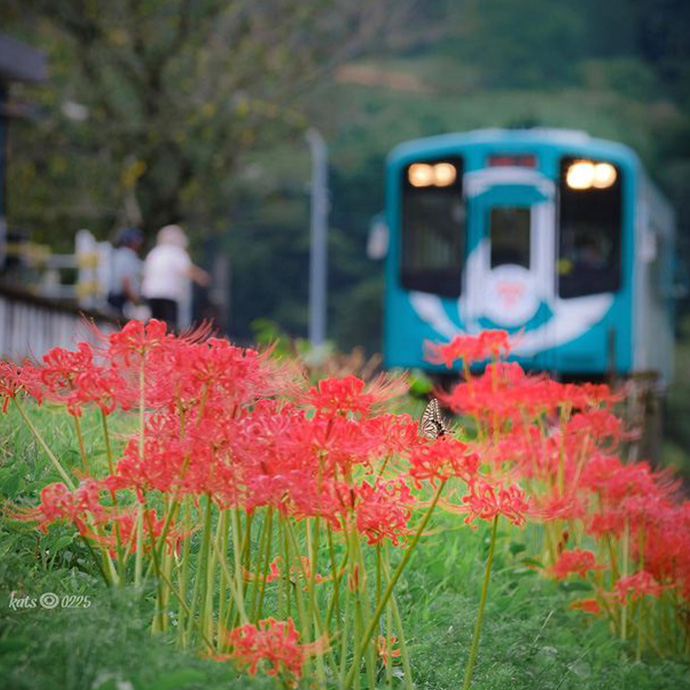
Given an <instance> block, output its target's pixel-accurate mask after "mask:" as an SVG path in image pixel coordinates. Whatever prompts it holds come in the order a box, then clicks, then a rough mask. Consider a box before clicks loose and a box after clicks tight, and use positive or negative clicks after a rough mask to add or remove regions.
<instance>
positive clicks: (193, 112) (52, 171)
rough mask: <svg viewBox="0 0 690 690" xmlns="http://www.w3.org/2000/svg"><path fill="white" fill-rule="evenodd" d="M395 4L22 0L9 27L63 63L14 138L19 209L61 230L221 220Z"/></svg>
mask: <svg viewBox="0 0 690 690" xmlns="http://www.w3.org/2000/svg"><path fill="white" fill-rule="evenodd" d="M388 4H389V2H388V0H380V1H379V2H376V3H372V2H351V1H349V0H304V1H302V2H291V1H290V0H166V2H159V1H158V0H109V1H108V2H104V1H102V0H71V1H70V2H67V3H56V2H53V1H52V0H24V1H22V0H10V4H9V5H8V6H6V7H5V8H4V10H3V15H4V17H6V18H7V19H8V20H9V26H10V27H15V28H16V31H15V32H14V33H15V35H16V34H22V33H23V34H24V35H25V36H26V37H27V38H30V39H31V40H32V42H33V43H36V40H37V39H38V40H39V41H40V44H41V45H42V46H43V47H44V48H45V49H47V50H48V53H49V60H50V66H51V72H52V74H51V79H50V82H49V83H48V84H47V85H45V86H43V87H41V88H42V93H41V94H40V95H38V98H39V99H40V100H41V101H42V102H43V113H42V118H41V121H40V122H39V124H38V127H37V128H36V127H32V128H31V132H30V134H29V133H28V132H27V131H26V128H24V127H22V128H21V129H18V131H17V134H15V137H16V138H15V150H17V151H18V152H19V153H18V157H19V160H18V161H16V164H17V168H16V169H15V170H16V172H14V173H13V174H14V175H15V182H16V185H15V186H14V188H13V197H12V198H11V199H10V201H11V202H12V208H11V212H12V215H13V216H14V218H15V220H18V221H20V222H21V221H24V222H27V223H33V224H36V221H37V220H38V218H39V217H40V216H41V215H42V214H44V213H46V210H47V209H46V207H51V206H53V204H54V205H55V206H54V207H53V214H52V218H51V221H52V223H53V225H55V224H57V225H62V226H63V227H65V229H66V228H67V226H71V229H72V230H73V229H74V228H75V224H78V223H82V222H88V223H89V224H91V225H92V226H93V225H94V224H95V225H100V226H101V227H102V228H103V227H106V228H107V227H108V226H109V225H111V224H113V223H125V222H129V223H136V224H140V225H142V226H143V227H144V228H145V229H146V230H148V231H153V230H155V229H156V228H158V227H160V226H161V225H163V224H165V223H168V222H172V221H176V220H180V219H183V220H186V221H188V222H190V223H191V224H192V225H193V226H196V227H198V228H200V229H201V228H205V229H208V228H209V227H211V228H212V227H213V226H218V225H222V224H223V223H224V221H225V216H226V213H227V208H226V202H225V200H224V196H225V193H224V192H225V187H224V185H226V183H227V180H228V178H229V176H230V175H231V174H232V171H233V168H234V166H235V164H236V161H237V159H238V156H239V155H240V154H241V153H242V152H243V151H246V150H247V149H249V148H252V147H254V146H256V145H257V142H258V141H262V143H263V144H266V143H267V142H270V141H271V140H272V138H273V139H275V138H276V137H278V136H282V137H285V136H290V135H291V134H294V133H295V132H296V131H299V130H300V129H301V128H303V127H304V124H305V123H304V119H303V118H302V116H301V115H300V113H299V111H298V110H297V109H296V108H297V104H296V99H297V97H298V96H299V95H300V94H301V93H302V92H303V91H304V89H305V88H307V87H308V86H309V85H310V84H312V83H314V82H315V81H316V80H317V79H318V78H319V77H320V76H322V75H323V74H325V73H327V72H328V71H329V70H330V68H331V67H332V66H333V65H335V64H337V63H338V62H339V61H341V60H343V59H345V58H348V57H352V56H353V55H356V54H358V53H359V52H360V51H361V50H362V48H363V46H365V45H367V43H368V42H369V41H370V40H371V38H372V37H373V36H375V35H376V33H377V32H378V31H380V30H381V29H382V27H384V26H385V25H386V23H387V21H388V16H387V11H386V8H387V6H388ZM37 30H38V31H37ZM29 136H30V137H32V141H29ZM47 168H48V169H49V177H50V180H49V185H50V188H52V190H53V194H52V195H51V193H50V191H49V189H48V188H44V187H43V184H42V180H40V179H39V178H40V177H41V176H44V175H45V173H46V169H47ZM37 187H38V188H40V189H42V191H43V193H42V194H40V195H39V196H40V197H41V208H38V207H36V206H35V205H34V204H32V203H31V202H30V201H29V197H30V196H31V195H34V194H35V192H36V188H37ZM27 202H28V205H27ZM25 209H26V210H25ZM29 209H31V210H29ZM48 213H50V212H49V211H48ZM43 218H45V216H43ZM53 230H55V228H53Z"/></svg>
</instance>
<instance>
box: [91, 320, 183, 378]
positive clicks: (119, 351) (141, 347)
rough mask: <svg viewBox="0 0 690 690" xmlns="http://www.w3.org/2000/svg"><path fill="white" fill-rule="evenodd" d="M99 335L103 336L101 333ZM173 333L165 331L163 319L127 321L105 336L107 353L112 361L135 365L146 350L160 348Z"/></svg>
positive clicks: (172, 337)
mask: <svg viewBox="0 0 690 690" xmlns="http://www.w3.org/2000/svg"><path fill="white" fill-rule="evenodd" d="M101 337H104V336H102V335H101ZM174 338H175V336H174V335H173V334H167V333H166V325H165V323H164V322H163V321H158V320H156V319H151V320H150V321H148V322H146V323H144V322H143V321H129V322H128V323H126V324H125V325H124V326H123V327H122V329H121V330H119V331H115V332H114V333H111V334H110V335H109V336H107V340H108V350H107V354H108V357H109V359H111V360H112V361H114V362H115V361H118V360H122V363H123V364H124V365H125V366H127V367H129V366H130V365H131V364H132V363H135V364H136V365H137V366H138V365H139V362H140V361H141V358H142V357H144V356H145V355H146V354H147V353H148V352H152V351H154V350H156V349H159V348H161V347H162V346H163V345H164V343H166V341H168V342H169V341H171V340H174Z"/></svg>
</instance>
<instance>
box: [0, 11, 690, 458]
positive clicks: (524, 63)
mask: <svg viewBox="0 0 690 690" xmlns="http://www.w3.org/2000/svg"><path fill="white" fill-rule="evenodd" d="M0 27H1V28H0V31H2V41H1V42H0V78H2V87H1V88H2V118H3V119H2V123H3V124H2V134H1V137H2V151H3V153H2V156H3V159H4V160H3V165H4V174H3V178H2V187H3V196H2V209H1V214H2V215H3V216H4V223H5V230H4V232H5V234H6V237H7V238H8V240H10V244H8V245H7V246H8V247H10V246H11V245H12V243H15V244H17V243H18V244H23V245H24V246H25V248H26V247H30V249H31V251H32V252H33V257H34V259H33V262H32V261H28V262H27V261H23V263H22V262H20V261H18V260H15V259H13V258H12V256H9V255H8V257H6V260H5V274H6V275H7V270H8V266H9V267H10V268H13V271H14V272H13V273H12V275H13V278H12V281H13V283H16V282H17V281H18V282H23V281H26V282H27V283H31V282H32V281H33V282H34V283H36V281H39V282H40V281H41V280H43V281H44V284H45V283H46V281H47V282H48V283H50V281H51V280H52V281H53V284H54V283H56V282H59V281H67V282H68V281H69V275H68V276H67V277H66V278H65V277H64V275H65V272H66V273H67V274H69V272H70V271H72V272H75V271H78V270H79V266H78V265H75V264H73V263H72V264H70V263H69V261H66V262H63V263H64V266H63V267H62V268H60V270H61V271H63V274H62V276H61V277H60V279H59V281H57V279H56V278H55V271H53V272H52V274H51V276H49V278H46V277H45V275H44V274H43V275H39V273H40V271H39V268H40V263H41V261H42V260H43V261H44V263H45V257H46V256H48V255H51V254H52V255H53V256H57V257H59V256H62V255H70V254H71V253H73V252H74V251H75V237H76V233H77V231H79V230H80V229H86V230H88V232H89V233H90V234H89V238H90V239H89V238H87V240H85V241H86V242H87V244H88V242H91V243H92V244H93V243H98V242H103V241H106V240H112V239H113V238H114V237H115V235H116V233H117V232H118V230H119V229H121V228H123V227H129V226H136V227H139V228H141V229H142V230H143V231H144V234H145V248H146V249H149V248H150V247H151V246H152V245H153V243H154V240H155V234H156V231H157V230H158V229H159V228H160V227H161V226H164V225H166V224H169V223H180V224H181V225H182V226H183V227H184V228H185V230H186V231H187V233H188V234H189V236H190V238H191V245H190V252H191V254H192V256H193V258H194V260H195V262H196V263H197V264H199V265H200V266H203V267H204V268H205V269H206V270H207V271H209V272H210V274H211V276H212V282H211V285H210V288H209V289H208V290H206V291H204V292H200V293H199V295H201V297H199V295H198V296H197V300H196V309H197V313H198V314H214V315H215V316H216V318H217V320H218V321H219V322H220V324H221V325H222V326H223V328H225V330H226V331H227V332H228V333H229V335H230V336H231V337H232V338H234V339H236V340H238V341H240V342H248V341H249V340H250V339H251V338H253V337H254V335H255V333H256V331H257V329H258V330H263V331H266V330H268V331H271V332H278V331H281V332H285V333H287V334H290V335H292V336H305V335H306V334H307V329H308V314H309V311H308V278H309V268H308V266H309V247H310V235H309V224H310V181H311V174H312V173H311V166H312V155H311V150H310V145H309V143H308V141H307V139H306V138H305V133H306V132H307V131H308V130H312V131H314V130H316V131H318V132H320V134H321V136H322V137H323V139H324V140H325V142H326V145H327V149H328V209H327V210H328V292H327V309H328V330H327V337H328V338H329V339H330V340H332V341H334V342H335V343H336V344H337V346H338V347H339V348H341V349H343V350H349V349H350V348H352V347H354V346H362V347H364V348H365V350H366V352H368V353H372V352H376V351H379V350H380V339H381V324H382V314H381V305H382V288H383V268H382V262H381V261H380V259H376V258H370V256H369V255H368V254H367V243H368V240H369V237H370V229H371V226H372V222H373V221H372V219H373V218H374V217H375V215H376V214H377V213H378V212H379V211H381V209H382V208H383V162H384V159H385V156H386V154H387V153H388V151H389V150H390V149H391V148H392V147H393V146H394V145H395V144H397V143H399V142H401V141H404V140H407V139H411V138H415V137H420V136H426V135H432V134H440V133H444V132H453V131H462V130H469V129H475V128H483V127H512V128H519V127H538V126H548V127H565V128H570V129H578V130H584V131H586V132H588V133H589V134H590V135H593V136H597V137H602V138H606V139H612V140H616V141H620V142H623V143H626V144H628V145H630V146H632V147H633V148H634V149H635V150H636V151H637V152H638V153H639V155H640V156H641V158H642V159H643V161H644V162H645V164H646V166H647V168H648V169H649V170H650V171H651V173H652V175H653V177H654V178H655V180H656V182H657V183H658V184H659V185H660V187H661V188H662V189H663V190H664V192H665V193H666V194H667V196H668V197H669V199H670V200H671V202H672V203H673V205H674V207H675V209H676V212H677V214H678V230H679V254H680V255H682V256H685V257H689V258H690V239H689V237H690V234H689V233H690V193H688V180H689V179H690V41H688V40H687V37H688V35H689V34H690V3H688V2H687V1H686V0H609V2H606V3H603V4H602V3H600V2H598V1H596V0H578V1H577V2H575V1H574V0H520V1H518V2H508V1H507V0H481V1H480V0H456V1H455V2H451V1H450V0H436V2H433V3H430V2H422V1H421V0H396V1H395V2H393V1H392V0H361V1H359V2H352V0H301V1H300V2H289V1H287V0H167V1H166V2H162V1H159V0H158V1H157V0H109V1H108V2H105V1H101V2H99V1H98V0H72V1H71V2H68V3H58V2H54V1H51V0H4V1H3V3H2V5H1V6H0ZM18 42H21V43H18ZM89 246H90V245H89ZM94 246H95V245H94ZM11 253H12V252H11V251H10V254H11ZM370 255H371V252H370ZM374 255H375V253H374ZM53 263H57V264H59V263H60V262H59V260H55V261H54V262H53ZM18 264H21V265H18ZM56 270H57V269H56ZM44 273H45V272H44ZM53 287H54V289H57V288H55V286H53ZM67 297H69V295H67ZM678 306H679V312H678V317H679V318H678V332H679V335H680V336H681V340H680V345H679V351H678V362H677V371H678V374H677V380H678V381H683V380H686V379H687V377H688V376H689V374H690V356H689V355H688V349H687V347H686V346H685V345H684V344H683V343H684V340H683V338H684V339H685V340H687V339H688V338H690V323H689V321H688V317H687V313H688V303H687V300H684V301H681V302H680V303H679V305H678ZM674 396H675V397H674ZM670 400H671V406H672V408H673V409H674V410H676V412H675V413H674V414H675V416H674V415H671V416H670V420H669V421H668V424H669V425H670V427H669V429H670V430H669V436H668V438H669V439H670V441H669V442H670V443H671V444H672V446H673V448H676V449H680V448H682V447H685V448H688V447H690V431H689V430H687V429H686V428H684V422H683V419H684V418H685V415H686V414H687V413H690V401H689V400H688V395H687V393H686V392H685V391H684V389H682V388H679V387H678V386H677V387H676V388H675V389H674V390H672V391H671V394H670ZM674 406H675V407H674ZM685 426H687V425H685ZM673 448H672V451H671V452H675V451H673ZM678 452H680V451H678Z"/></svg>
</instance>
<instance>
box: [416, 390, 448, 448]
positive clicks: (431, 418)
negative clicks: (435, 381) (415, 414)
mask: <svg viewBox="0 0 690 690" xmlns="http://www.w3.org/2000/svg"><path fill="white" fill-rule="evenodd" d="M418 431H419V435H420V436H424V438H428V439H431V440H432V441H435V440H436V439H437V438H438V437H439V436H445V435H446V434H447V433H448V427H447V426H446V425H445V422H444V421H443V417H441V412H440V411H439V408H438V400H436V398H431V400H429V402H428V404H427V406H426V408H425V409H424V413H423V414H422V418H421V419H420V420H419V429H418Z"/></svg>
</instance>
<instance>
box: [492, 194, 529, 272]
mask: <svg viewBox="0 0 690 690" xmlns="http://www.w3.org/2000/svg"><path fill="white" fill-rule="evenodd" d="M489 236H490V239H491V268H496V267H497V266H503V265H504V264H512V265H513V266H524V267H525V268H527V269H529V254H530V209H529V206H496V207H494V208H492V209H491V213H490V219H489Z"/></svg>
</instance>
